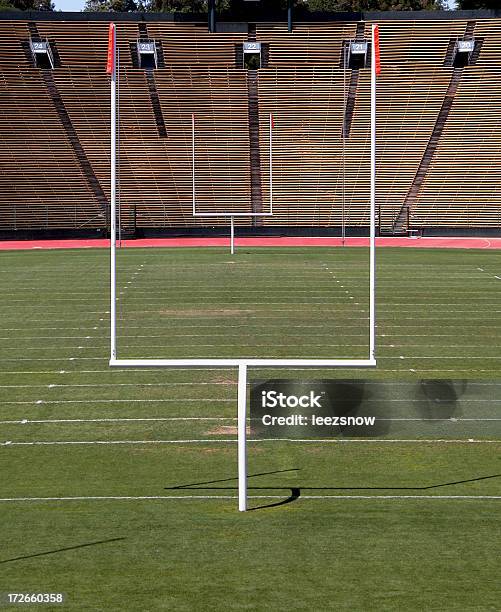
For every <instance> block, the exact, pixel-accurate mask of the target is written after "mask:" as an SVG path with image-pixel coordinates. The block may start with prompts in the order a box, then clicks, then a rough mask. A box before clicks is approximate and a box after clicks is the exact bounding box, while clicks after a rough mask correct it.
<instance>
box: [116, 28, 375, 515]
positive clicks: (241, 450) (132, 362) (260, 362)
mask: <svg viewBox="0 0 501 612" xmlns="http://www.w3.org/2000/svg"><path fill="white" fill-rule="evenodd" d="M110 31H111V27H110ZM377 35H378V34H377V26H375V25H372V45H371V53H372V61H371V115H370V116H371V121H370V123H371V139H370V142H371V146H370V150H371V161H370V166H371V168H370V176H371V178H370V238H369V338H368V341H369V343H368V348H369V351H368V356H367V358H366V359H271V358H265V359H246V358H238V357H235V358H229V359H141V358H139V359H120V358H119V357H118V355H117V342H116V315H117V304H116V302H117V299H116V298H117V294H116V237H117V227H116V213H117V210H116V184H115V183H116V122H117V114H116V66H115V59H113V69H112V70H111V71H110V73H111V126H112V129H111V223H110V231H111V240H110V277H111V285H110V360H109V365H110V366H111V367H118V368H127V367H135V368H137V367H146V368H154V367H165V368H176V367H184V368H186V367H196V368H200V367H207V368H238V509H239V510H240V511H245V510H247V433H246V419H247V373H248V369H249V368H290V367H295V368H298V367H299V368H366V367H374V366H376V334H375V330H376V301H375V300H376V223H375V218H376V49H375V37H376V36H377ZM111 40H112V42H111ZM110 45H112V53H113V58H115V57H116V53H115V50H116V41H115V37H114V36H113V39H111V36H110ZM202 216H207V215H206V214H205V213H204V214H203V215H202ZM247 216H249V215H247Z"/></svg>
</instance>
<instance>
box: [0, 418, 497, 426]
mask: <svg viewBox="0 0 501 612" xmlns="http://www.w3.org/2000/svg"><path fill="white" fill-rule="evenodd" d="M236 420H237V417H137V418H136V417H116V418H113V417H110V418H100V419H21V420H19V419H18V420H10V421H0V425H27V424H28V425H29V424H30V423H35V424H43V423H120V422H129V421H131V422H136V421H236ZM376 421H418V422H420V421H439V422H442V423H445V422H450V423H458V422H462V421H468V422H469V421H474V422H484V421H501V418H498V417H495V418H492V417H485V418H483V417H481V418H454V417H451V418H447V419H432V418H430V419H428V418H387V419H386V418H379V417H376Z"/></svg>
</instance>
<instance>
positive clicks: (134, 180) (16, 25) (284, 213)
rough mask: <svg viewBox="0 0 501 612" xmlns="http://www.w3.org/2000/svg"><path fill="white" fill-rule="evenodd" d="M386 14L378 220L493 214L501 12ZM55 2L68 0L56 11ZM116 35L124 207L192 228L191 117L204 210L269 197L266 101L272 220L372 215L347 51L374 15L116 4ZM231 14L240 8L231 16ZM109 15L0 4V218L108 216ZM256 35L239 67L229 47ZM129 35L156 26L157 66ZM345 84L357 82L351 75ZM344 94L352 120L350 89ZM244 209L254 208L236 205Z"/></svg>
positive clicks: (141, 223) (446, 223)
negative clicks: (215, 18) (49, 53)
mask: <svg viewBox="0 0 501 612" xmlns="http://www.w3.org/2000/svg"><path fill="white" fill-rule="evenodd" d="M449 15H450V16H448V18H444V15H442V16H441V18H440V19H438V18H437V19H431V20H430V19H420V18H416V19H413V20H409V19H408V18H405V19H398V18H395V14H394V13H392V14H391V15H388V16H385V14H384V13H382V14H381V18H380V19H378V23H379V25H380V31H381V62H382V73H381V76H380V78H379V79H378V197H377V200H378V208H379V225H380V229H381V231H384V232H400V233H401V232H404V231H405V230H406V229H408V226H409V227H419V228H437V227H444V228H464V229H468V228H471V229H475V228H483V227H486V228H498V227H499V226H500V222H501V212H500V211H501V208H500V207H501V195H500V194H501V190H499V189H498V186H499V182H500V173H501V170H499V168H501V159H500V157H501V152H500V150H499V146H498V144H499V143H498V140H499V139H498V136H497V134H498V132H499V129H498V127H499V126H498V123H499V122H498V121H497V116H498V115H499V112H498V111H499V108H500V106H501V94H500V93H499V87H498V83H499V76H500V72H499V70H500V68H499V57H500V53H501V52H500V48H501V45H500V42H501V20H500V19H495V18H485V16H482V17H481V18H479V19H475V18H474V17H472V16H471V15H469V16H468V19H465V18H464V16H462V15H461V14H455V13H453V12H451V13H450V14H449ZM63 16H64V15H63ZM116 23H117V32H118V47H119V50H120V64H121V69H120V181H119V189H120V202H121V209H122V224H123V227H124V228H125V229H128V230H130V231H134V229H135V228H143V229H147V228H157V229H158V228H164V227H165V228H171V229H172V228H177V229H179V230H182V229H183V228H196V227H206V226H211V227H213V226H217V225H225V224H226V223H227V220H225V219H214V218H212V219H209V218H204V217H196V218H194V217H193V216H192V183H191V180H192V166H191V158H192V144H191V129H192V128H191V117H192V114H194V115H195V121H196V132H195V133H196V142H197V148H196V177H197V204H198V205H199V206H200V209H201V210H205V211H209V210H211V209H212V208H214V209H217V210H221V209H230V208H231V206H234V205H236V206H239V205H240V206H242V207H245V206H250V207H251V208H252V210H254V211H258V210H265V209H266V207H267V206H268V202H269V156H268V152H269V137H268V131H269V116H270V113H271V114H273V116H274V121H275V127H274V131H273V164H274V165H273V193H274V216H273V217H268V218H264V219H262V220H260V221H259V223H258V224H259V225H260V226H261V228H262V229H263V231H266V230H268V229H272V228H274V227H280V228H284V227H288V226H294V227H325V228H334V227H339V226H340V225H341V223H342V220H343V218H344V221H345V222H346V224H347V225H348V226H350V227H361V226H364V225H367V222H368V218H369V210H368V199H369V131H370V130H369V90H370V74H369V70H368V69H361V70H350V69H343V60H342V56H343V45H344V43H345V42H346V41H349V40H354V39H356V38H357V39H360V38H361V37H363V36H364V30H365V33H368V31H369V27H370V23H371V22H370V21H367V22H365V23H364V22H346V21H326V22H311V23H309V22H308V23H306V22H305V23H299V24H295V27H294V30H293V32H292V33H289V32H288V31H287V27H286V24H283V23H258V24H256V25H255V26H252V28H250V27H249V29H248V31H242V30H243V28H242V27H241V24H240V26H239V27H231V25H232V24H229V26H228V27H226V28H223V29H225V30H227V31H224V32H218V33H209V32H208V31H207V24H206V23H203V22H191V23H190V22H186V21H180V22H176V21H171V20H165V21H162V20H157V21H148V22H147V23H144V22H141V21H140V16H138V17H137V20H136V21H135V20H134V19H131V16H130V15H129V16H128V18H127V20H124V21H120V17H119V15H117V16H116ZM236 25H238V24H236ZM107 34H108V23H107V21H106V20H103V19H102V16H101V18H100V19H97V18H95V17H93V14H88V19H87V20H83V19H82V18H79V19H72V18H71V16H68V18H67V19H65V20H63V19H62V17H61V14H59V16H58V17H57V19H54V20H51V19H50V16H48V18H44V19H40V20H36V21H29V20H27V19H26V18H25V17H23V15H22V14H19V15H17V16H16V17H14V16H13V15H12V14H11V15H9V18H8V19H7V18H6V19H0V104H1V111H2V112H1V114H0V139H1V148H0V168H1V171H0V181H1V183H0V184H1V190H0V230H2V231H9V230H20V229H23V230H30V229H31V230H41V229H45V230H47V229H67V230H77V229H82V228H83V229H89V230H90V229H103V230H104V229H105V228H106V226H107V223H108V218H107V217H108V200H109V176H110V170H109V166H110V152H109V135H110V121H109V77H108V76H107V75H106V73H105V61H106V49H107ZM465 35H466V37H468V36H469V37H474V38H475V39H476V40H478V41H481V44H479V45H478V48H476V51H475V60H474V62H473V64H472V65H468V66H466V67H461V68H457V67H454V66H453V65H452V63H451V62H452V55H451V54H452V50H453V47H454V41H456V40H457V39H458V38H462V37H463V36H465ZM37 37H38V38H39V39H41V40H45V39H47V40H48V41H49V43H50V44H51V48H52V50H53V52H54V58H55V68H54V69H53V70H49V69H41V68H39V67H36V66H35V64H34V62H33V58H32V56H31V53H30V48H29V42H30V39H31V40H34V39H35V38H37ZM249 37H250V38H252V39H255V40H257V41H259V42H261V43H263V44H264V45H265V46H266V61H265V65H264V66H263V67H262V68H260V69H259V70H247V69H245V68H244V67H243V66H241V65H240V60H239V56H238V54H239V48H240V47H241V45H242V44H243V42H245V41H247V40H249ZM138 39H143V40H154V41H155V42H156V44H157V51H158V54H159V63H158V66H159V67H158V68H157V69H156V70H153V71H151V70H145V69H143V68H140V67H139V66H138V63H137V61H138V60H137V56H135V55H134V54H135V43H136V41H137V40H138ZM350 88H351V89H350ZM347 95H348V97H349V98H350V100H349V103H347V106H346V108H347V109H348V107H349V113H348V110H347V115H348V114H349V132H347V134H348V136H347V138H346V140H345V143H344V152H343V143H342V138H341V135H342V130H343V125H344V126H345V129H346V122H347V118H346V117H345V112H344V111H345V102H344V100H345V97H346V96H347ZM239 223H240V224H241V225H250V224H251V220H250V219H245V218H243V219H241V220H239Z"/></svg>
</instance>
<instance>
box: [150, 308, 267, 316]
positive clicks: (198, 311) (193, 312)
mask: <svg viewBox="0 0 501 612" xmlns="http://www.w3.org/2000/svg"><path fill="white" fill-rule="evenodd" d="M253 312H255V311H254V310H242V309H240V308H207V309H205V308H204V309H202V308H190V309H186V308H171V309H169V310H159V311H158V314H160V315H163V316H176V317H238V316H240V315H244V314H251V313H253Z"/></svg>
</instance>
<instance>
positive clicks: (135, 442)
mask: <svg viewBox="0 0 501 612" xmlns="http://www.w3.org/2000/svg"><path fill="white" fill-rule="evenodd" d="M237 442H238V440H237V439H236V438H232V439H222V438H213V439H191V440H190V439H185V440H54V441H50V440H45V441H44V440H39V441H34V442H13V441H12V440H7V441H5V442H0V446H4V447H6V446H78V445H84V446H85V445H100V446H101V445H102V446H113V445H117V444H118V445H126V444H130V445H139V444H236V443H237ZM248 442H291V443H296V444H297V443H315V444H360V443H362V444H367V443H370V444H387V443H389V444H500V445H501V439H500V440H474V439H473V438H471V439H469V440H448V439H444V438H442V439H434V440H430V439H422V440H420V439H399V440H396V439H376V438H371V439H349V440H339V439H332V438H328V439H323V438H317V439H311V438H308V439H291V438H273V439H262V438H250V439H248Z"/></svg>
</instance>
